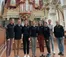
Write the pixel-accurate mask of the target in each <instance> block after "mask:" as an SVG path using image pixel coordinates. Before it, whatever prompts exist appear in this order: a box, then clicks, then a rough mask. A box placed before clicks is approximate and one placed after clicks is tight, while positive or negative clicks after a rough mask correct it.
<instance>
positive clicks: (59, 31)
mask: <svg viewBox="0 0 66 57" xmlns="http://www.w3.org/2000/svg"><path fill="white" fill-rule="evenodd" d="M54 35H55V37H56V38H57V42H58V48H59V53H58V55H64V38H63V36H64V28H63V26H62V25H60V24H59V22H58V21H56V26H55V27H54Z"/></svg>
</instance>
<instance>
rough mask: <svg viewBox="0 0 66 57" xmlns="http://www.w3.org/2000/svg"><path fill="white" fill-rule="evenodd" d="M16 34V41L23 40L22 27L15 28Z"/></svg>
mask: <svg viewBox="0 0 66 57" xmlns="http://www.w3.org/2000/svg"><path fill="white" fill-rule="evenodd" d="M14 32H15V39H21V35H22V25H20V26H19V25H18V24H17V25H16V26H15V27H14Z"/></svg>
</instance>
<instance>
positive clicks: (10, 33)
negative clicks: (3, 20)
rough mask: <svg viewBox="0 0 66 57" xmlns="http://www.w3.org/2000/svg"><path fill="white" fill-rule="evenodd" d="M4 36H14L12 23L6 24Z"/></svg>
mask: <svg viewBox="0 0 66 57" xmlns="http://www.w3.org/2000/svg"><path fill="white" fill-rule="evenodd" d="M6 36H7V37H6V38H7V39H9V38H14V24H8V25H7V28H6Z"/></svg>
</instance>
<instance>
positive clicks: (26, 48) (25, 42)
mask: <svg viewBox="0 0 66 57" xmlns="http://www.w3.org/2000/svg"><path fill="white" fill-rule="evenodd" d="M28 38H29V37H28V36H24V37H23V50H24V54H29V39H28Z"/></svg>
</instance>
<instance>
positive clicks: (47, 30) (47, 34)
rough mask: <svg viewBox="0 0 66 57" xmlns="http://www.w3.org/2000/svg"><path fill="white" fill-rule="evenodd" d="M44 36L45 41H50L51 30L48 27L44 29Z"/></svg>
mask: <svg viewBox="0 0 66 57" xmlns="http://www.w3.org/2000/svg"><path fill="white" fill-rule="evenodd" d="M43 34H44V38H45V39H49V37H50V29H49V27H48V26H47V27H44V29H43Z"/></svg>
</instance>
